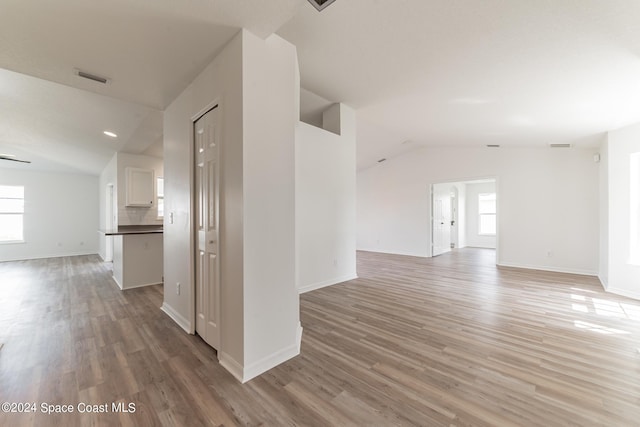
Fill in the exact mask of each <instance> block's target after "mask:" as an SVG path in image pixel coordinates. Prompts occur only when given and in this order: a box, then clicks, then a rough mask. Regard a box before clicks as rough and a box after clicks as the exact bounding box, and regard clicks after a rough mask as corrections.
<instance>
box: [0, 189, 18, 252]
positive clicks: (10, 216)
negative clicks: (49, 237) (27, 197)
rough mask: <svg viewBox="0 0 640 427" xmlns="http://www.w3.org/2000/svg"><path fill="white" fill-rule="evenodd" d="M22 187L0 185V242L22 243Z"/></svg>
mask: <svg viewBox="0 0 640 427" xmlns="http://www.w3.org/2000/svg"><path fill="white" fill-rule="evenodd" d="M23 216H24V187H23V186H11V185H0V242H22V241H24V236H23V227H22V226H23Z"/></svg>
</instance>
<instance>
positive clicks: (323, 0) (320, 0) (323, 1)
mask: <svg viewBox="0 0 640 427" xmlns="http://www.w3.org/2000/svg"><path fill="white" fill-rule="evenodd" d="M334 1H336V0H309V3H311V4H312V5H313V7H315V8H316V9H318V12H322V10H323V9H324V8H325V7H327V6H329V5H330V4H331V3H333V2H334Z"/></svg>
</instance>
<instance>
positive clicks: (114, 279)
mask: <svg viewBox="0 0 640 427" xmlns="http://www.w3.org/2000/svg"><path fill="white" fill-rule="evenodd" d="M111 278H112V279H113V281H114V282H116V285H118V287H119V288H120V290H122V285H121V284H120V282H118V279H116V276H111Z"/></svg>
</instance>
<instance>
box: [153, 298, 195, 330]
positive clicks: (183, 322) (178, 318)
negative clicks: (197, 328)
mask: <svg viewBox="0 0 640 427" xmlns="http://www.w3.org/2000/svg"><path fill="white" fill-rule="evenodd" d="M160 310H162V311H164V312H165V314H166V315H167V316H169V317H170V318H171V319H172V320H173V321H174V322H176V323H177V324H178V326H180V327H181V328H182V329H184V331H185V332H186V333H188V334H189V333H191V332H189V329H190V325H189V322H188V321H187V319H185V318H184V317H182V315H181V314H180V313H178V312H177V311H176V310H174V309H173V307H171V306H170V305H169V304H167V303H166V302H163V303H162V307H160Z"/></svg>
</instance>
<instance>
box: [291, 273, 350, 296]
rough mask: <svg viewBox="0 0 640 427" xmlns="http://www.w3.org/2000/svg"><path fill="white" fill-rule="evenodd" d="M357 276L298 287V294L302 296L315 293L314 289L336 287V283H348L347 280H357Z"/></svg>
mask: <svg viewBox="0 0 640 427" xmlns="http://www.w3.org/2000/svg"><path fill="white" fill-rule="evenodd" d="M357 278H358V276H357V275H356V274H353V275H351V274H350V275H347V276H342V277H336V278H333V279H329V280H323V281H322V282H317V283H312V284H310V285H304V286H300V287H299V288H298V293H299V294H304V293H305V292H311V291H315V290H316V289H320V288H324V287H327V286H331V285H337V284H338V283H343V282H348V281H349V280H354V279H357Z"/></svg>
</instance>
